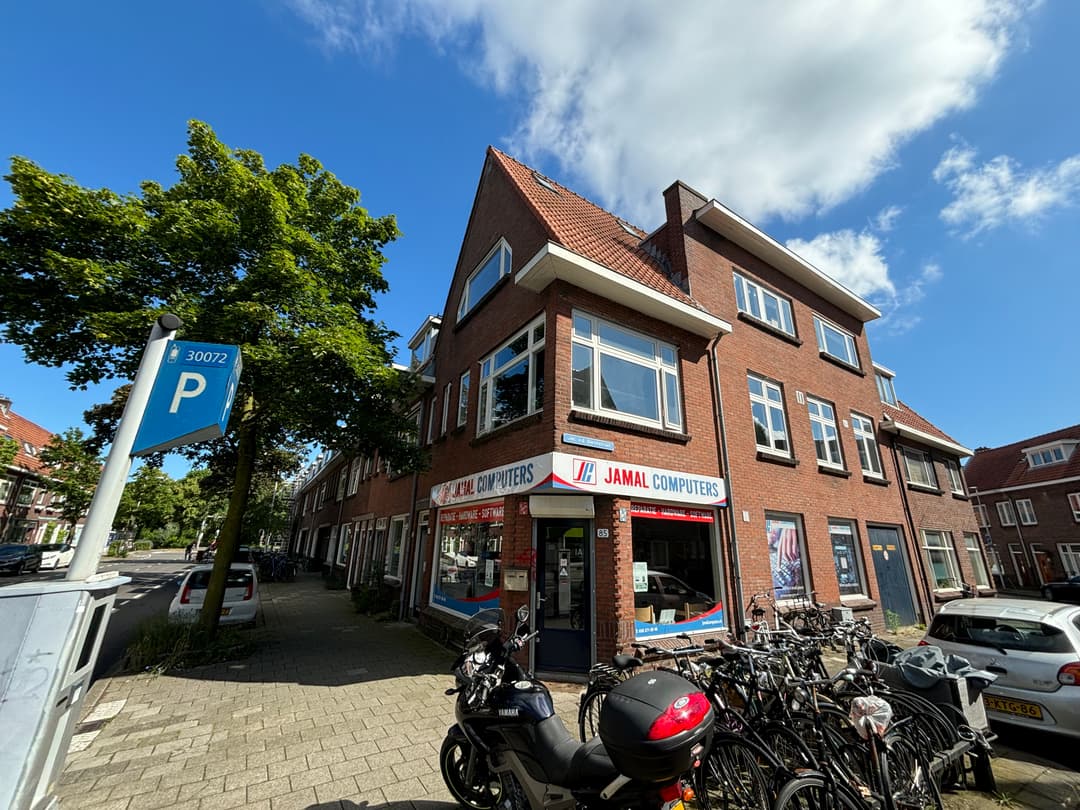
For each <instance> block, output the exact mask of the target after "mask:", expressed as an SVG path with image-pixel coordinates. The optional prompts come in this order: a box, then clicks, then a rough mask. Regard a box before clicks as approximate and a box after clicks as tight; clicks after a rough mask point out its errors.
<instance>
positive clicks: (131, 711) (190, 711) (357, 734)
mask: <svg viewBox="0 0 1080 810" xmlns="http://www.w3.org/2000/svg"><path fill="white" fill-rule="evenodd" d="M261 593H262V602H263V612H264V615H265V625H264V626H262V627H260V628H259V629H257V630H256V631H254V632H255V633H256V634H257V636H258V642H259V646H258V651H257V652H256V653H255V654H254V655H253V656H252V657H251V658H249V659H247V660H245V661H242V662H237V663H232V664H221V665H215V666H211V667H203V668H199V669H197V670H191V671H188V672H185V673H183V674H179V675H168V676H153V675H126V676H120V677H113V678H109V679H104V680H103V681H101V682H99V684H98V685H95V687H94V689H93V690H92V695H91V700H90V701H88V703H94V704H98V705H103V706H104V705H107V704H111V705H112V706H113V707H114V708H115V707H117V706H120V707H121V708H120V711H119V713H118V714H116V715H115V716H114V717H113V718H112V719H110V720H107V721H105V723H104V725H103V726H102V728H101V730H100V732H99V733H98V734H97V736H96V737H94V738H93V739H92V740H91V741H90V742H89V744H88V745H87V744H86V743H85V741H83V743H82V744H83V745H85V748H84V749H83V750H81V751H72V752H71V753H69V755H68V757H67V763H66V767H65V770H64V773H63V775H62V776H61V779H60V785H59V796H60V799H61V808H63V810H75V809H79V810H152V808H157V807H169V808H171V810H225V808H231V807H243V808H254V809H255V810H260V809H262V810H290V809H291V808H307V809H308V810H324V809H325V810H330V808H334V810H338V808H341V809H343V810H344V809H349V810H355V809H356V808H361V807H363V808H369V810H384V808H385V810H391V808H393V810H396V809H397V808H401V809H402V810H412V809H413V808H415V809H416V810H450V807H451V805H452V799H451V797H450V795H449V793H448V792H447V790H446V788H445V786H444V785H443V782H442V778H441V777H440V775H439V768H438V750H439V745H440V743H441V742H442V738H443V735H444V733H445V731H446V728H447V726H448V725H449V723H450V722H452V719H453V703H452V701H453V699H452V698H450V697H447V696H445V695H444V694H443V692H444V690H445V689H446V688H447V687H448V686H450V685H452V679H451V676H450V674H449V667H450V663H451V661H452V655H451V654H450V653H449V652H448V651H447V650H445V649H443V648H441V647H439V646H437V645H436V644H434V643H433V642H432V641H430V640H429V639H428V638H426V637H425V636H423V635H422V634H421V633H420V632H419V631H418V630H417V629H416V628H415V627H414V626H413V625H409V624H397V623H392V624H381V623H377V622H373V621H371V620H369V619H367V618H365V617H361V616H358V615H357V614H356V613H355V612H354V611H353V609H352V605H351V603H350V601H349V598H348V595H347V594H346V593H345V592H343V591H330V590H327V589H326V588H325V587H324V586H323V584H322V581H321V579H319V578H318V577H317V576H314V575H306V576H301V577H300V578H298V581H297V582H295V583H288V584H278V583H266V584H264V585H263V586H262V588H261ZM578 690H579V687H576V686H570V685H563V686H559V685H555V686H554V687H553V694H554V697H555V701H556V707H557V709H558V710H559V713H560V714H561V715H562V716H563V717H564V718H566V719H567V721H568V723H569V724H570V727H571V728H573V727H574V720H573V718H574V717H575V711H576V701H577V694H578ZM92 708H93V706H92V705H88V706H87V708H86V711H87V712H90V711H91V710H92ZM1030 759H1031V758H1028V757H1024V756H1015V757H1008V758H999V759H998V760H996V762H995V773H996V774H997V776H998V783H999V792H1000V794H1001V795H1002V796H1007V797H1008V799H1009V800H1010V801H1009V802H1006V801H1005V800H1004V799H1002V800H1000V801H998V800H995V799H994V798H993V797H988V796H985V795H983V794H978V793H959V794H953V795H950V796H948V797H946V807H948V808H950V810H974V808H983V807H985V808H998V807H1002V806H1009V804H1010V803H1011V806H1014V807H1034V808H1039V810H1042V808H1050V807H1055V808H1059V807H1062V806H1072V805H1076V804H1077V799H1078V798H1080V788H1078V785H1080V777H1078V776H1077V775H1076V774H1074V773H1072V772H1070V771H1067V770H1064V769H1060V768H1054V767H1050V766H1048V765H1047V764H1046V763H1042V762H1039V761H1037V760H1036V761H1034V762H1032V761H1029V760H1030Z"/></svg>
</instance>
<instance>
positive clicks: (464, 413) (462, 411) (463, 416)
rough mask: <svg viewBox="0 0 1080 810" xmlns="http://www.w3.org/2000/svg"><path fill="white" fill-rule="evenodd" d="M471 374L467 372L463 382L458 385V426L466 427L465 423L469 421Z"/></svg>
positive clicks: (462, 378) (462, 379) (462, 376)
mask: <svg viewBox="0 0 1080 810" xmlns="http://www.w3.org/2000/svg"><path fill="white" fill-rule="evenodd" d="M470 376H471V372H468V371H466V372H465V373H464V374H462V375H461V381H460V382H459V383H458V406H457V407H458V411H457V426H458V427H464V425H465V423H466V422H468V421H469V383H470Z"/></svg>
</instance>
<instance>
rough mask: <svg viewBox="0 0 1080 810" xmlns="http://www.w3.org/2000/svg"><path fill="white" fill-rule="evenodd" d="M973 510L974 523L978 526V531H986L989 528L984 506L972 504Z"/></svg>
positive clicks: (982, 504)
mask: <svg viewBox="0 0 1080 810" xmlns="http://www.w3.org/2000/svg"><path fill="white" fill-rule="evenodd" d="M973 506H974V508H975V522H976V523H978V524H979V528H980V529H987V528H989V527H990V516H989V515H988V514H987V512H986V504H984V503H977V504H973Z"/></svg>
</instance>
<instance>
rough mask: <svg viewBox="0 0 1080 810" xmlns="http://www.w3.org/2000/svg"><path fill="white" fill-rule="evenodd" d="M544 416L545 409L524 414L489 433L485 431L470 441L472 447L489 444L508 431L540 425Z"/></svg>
mask: <svg viewBox="0 0 1080 810" xmlns="http://www.w3.org/2000/svg"><path fill="white" fill-rule="evenodd" d="M543 418H544V412H543V411H537V412H536V413H532V414H529V415H528V416H522V417H521V418H520V419H515V420H514V421H513V422H507V423H506V424H505V425H500V426H499V427H497V428H495V429H494V430H489V431H488V432H487V433H483V434H481V435H479V436H477V437H476V438H475V439H473V440H472V441H471V442H469V445H470V446H472V447H477V446H479V445H481V444H487V443H488V442H489V441H491V440H492V439H496V438H498V437H499V436H504V435H506V434H508V433H514V432H515V431H518V430H523V429H525V428H528V427H532V426H533V425H539V424H540V422H541V421H542V420H543Z"/></svg>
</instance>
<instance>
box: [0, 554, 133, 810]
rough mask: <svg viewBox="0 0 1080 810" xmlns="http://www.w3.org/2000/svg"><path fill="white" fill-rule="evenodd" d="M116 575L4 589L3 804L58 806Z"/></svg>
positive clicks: (0, 692)
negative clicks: (59, 789)
mask: <svg viewBox="0 0 1080 810" xmlns="http://www.w3.org/2000/svg"><path fill="white" fill-rule="evenodd" d="M130 581H131V580H130V579H128V578H127V577H121V576H119V575H117V574H115V573H107V574H97V575H95V576H93V577H91V578H89V579H87V580H86V581H72V582H68V581H66V580H59V581H52V582H22V583H19V584H17V585H9V586H7V587H4V588H0V617H2V618H0V807H4V808H10V809H11V810H44V809H45V808H51V807H55V806H56V804H57V800H56V797H55V793H54V788H55V786H56V780H57V779H58V778H59V776H60V771H61V770H62V769H63V767H64V759H65V757H66V756H67V750H68V746H69V745H70V744H71V736H72V733H73V732H74V730H75V725H76V723H78V721H79V716H80V713H81V709H82V704H83V699H84V698H85V697H86V691H87V689H88V688H89V686H90V676H91V674H92V673H93V671H94V663H95V662H96V661H97V656H98V650H99V649H100V647H101V639H102V637H103V636H104V635H105V628H106V626H107V625H108V623H109V615H110V613H111V612H112V607H113V602H114V601H115V600H116V590H117V588H119V587H120V586H121V585H124V584H126V583H128V582H130Z"/></svg>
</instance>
